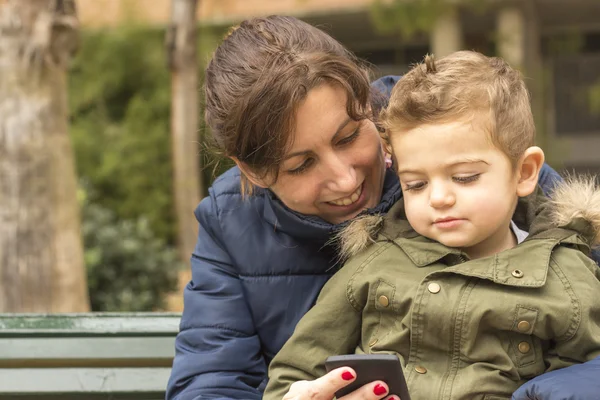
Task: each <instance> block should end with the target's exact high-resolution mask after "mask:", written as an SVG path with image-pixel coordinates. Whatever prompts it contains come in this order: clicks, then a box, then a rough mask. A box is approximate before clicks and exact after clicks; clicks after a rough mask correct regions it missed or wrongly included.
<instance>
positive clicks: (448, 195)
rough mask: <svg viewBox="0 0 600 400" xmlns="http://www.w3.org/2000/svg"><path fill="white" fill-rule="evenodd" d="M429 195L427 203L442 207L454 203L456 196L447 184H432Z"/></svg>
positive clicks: (434, 206)
mask: <svg viewBox="0 0 600 400" xmlns="http://www.w3.org/2000/svg"><path fill="white" fill-rule="evenodd" d="M430 185H431V192H430V195H429V205H430V206H431V207H433V208H444V207H449V206H452V205H454V203H455V201H456V198H455V196H454V193H453V192H452V190H450V188H449V187H448V186H447V185H444V184H433V183H430Z"/></svg>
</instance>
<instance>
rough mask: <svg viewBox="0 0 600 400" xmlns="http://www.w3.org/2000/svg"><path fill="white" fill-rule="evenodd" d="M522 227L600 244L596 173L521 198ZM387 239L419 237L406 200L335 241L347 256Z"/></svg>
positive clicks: (360, 220) (570, 178) (350, 228)
mask: <svg viewBox="0 0 600 400" xmlns="http://www.w3.org/2000/svg"><path fill="white" fill-rule="evenodd" d="M513 220H514V221H515V223H516V224H517V225H518V226H519V228H521V229H524V230H526V231H528V232H529V237H533V236H536V235H538V234H540V233H543V232H545V231H547V230H548V229H552V228H563V229H567V230H570V231H573V233H575V234H578V235H579V236H580V237H581V238H582V239H583V240H584V241H585V242H586V243H587V245H588V246H589V247H590V248H593V247H596V246H598V245H600V189H599V188H598V184H597V182H596V178H595V177H593V176H568V177H567V178H565V180H564V181H561V182H557V183H556V185H555V187H554V189H553V190H552V192H551V193H550V197H549V198H546V196H545V195H544V194H543V192H542V190H541V189H538V191H537V192H535V193H534V194H531V195H529V196H527V197H525V198H521V199H519V203H518V205H517V209H516V210H515V214H514V217H513ZM380 234H381V235H383V236H384V237H386V238H387V239H391V240H393V239H395V238H397V237H400V236H402V237H407V238H409V237H415V236H418V234H417V233H416V232H415V231H414V229H412V227H411V226H410V224H409V223H408V221H407V220H406V215H405V213H404V202H403V201H399V202H398V203H397V204H395V205H394V206H393V207H392V209H390V212H389V213H388V215H387V216H383V215H380V214H379V215H364V216H361V217H359V218H357V219H355V220H354V221H352V222H351V223H350V224H349V225H348V226H346V227H345V228H344V229H343V230H342V231H340V232H339V234H337V235H336V237H335V238H334V240H335V241H336V242H337V244H338V246H339V248H340V251H339V253H340V255H341V257H342V258H343V259H347V258H349V257H351V256H353V255H356V254H358V253H360V252H361V251H363V250H364V249H365V248H367V247H368V246H369V245H370V244H371V243H374V242H375V241H376V239H377V237H378V236H379V235H380Z"/></svg>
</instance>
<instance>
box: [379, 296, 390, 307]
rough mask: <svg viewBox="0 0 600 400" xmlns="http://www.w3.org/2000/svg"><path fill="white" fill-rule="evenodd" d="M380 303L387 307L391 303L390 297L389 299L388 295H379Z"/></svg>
mask: <svg viewBox="0 0 600 400" xmlns="http://www.w3.org/2000/svg"><path fill="white" fill-rule="evenodd" d="M379 304H381V305H382V306H383V307H387V306H389V305H390V299H388V298H387V296H379Z"/></svg>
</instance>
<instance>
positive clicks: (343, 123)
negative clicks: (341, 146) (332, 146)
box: [332, 117, 352, 140]
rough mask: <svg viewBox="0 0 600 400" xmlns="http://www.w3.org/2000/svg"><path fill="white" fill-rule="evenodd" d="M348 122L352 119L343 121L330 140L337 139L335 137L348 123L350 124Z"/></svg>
mask: <svg viewBox="0 0 600 400" xmlns="http://www.w3.org/2000/svg"><path fill="white" fill-rule="evenodd" d="M350 121H352V118H350V117H348V118H346V119H345V120H344V121H342V123H341V124H340V126H338V128H337V129H336V131H335V133H334V134H333V137H332V140H334V139H336V138H337V136H338V135H339V134H340V133H341V132H342V130H343V129H344V128H345V127H346V125H348V123H350Z"/></svg>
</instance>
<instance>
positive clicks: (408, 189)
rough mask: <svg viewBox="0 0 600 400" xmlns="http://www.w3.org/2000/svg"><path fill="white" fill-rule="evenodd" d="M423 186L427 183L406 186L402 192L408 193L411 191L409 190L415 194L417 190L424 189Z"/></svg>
mask: <svg viewBox="0 0 600 400" xmlns="http://www.w3.org/2000/svg"><path fill="white" fill-rule="evenodd" d="M425 185H427V183H426V182H415V183H411V184H410V185H408V184H407V185H406V186H405V187H404V191H405V192H409V191H411V190H412V191H415V192H417V191H419V190H422V189H424V188H425Z"/></svg>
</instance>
